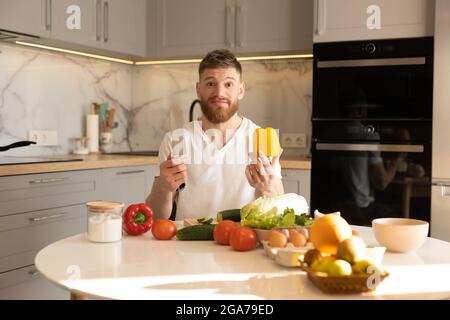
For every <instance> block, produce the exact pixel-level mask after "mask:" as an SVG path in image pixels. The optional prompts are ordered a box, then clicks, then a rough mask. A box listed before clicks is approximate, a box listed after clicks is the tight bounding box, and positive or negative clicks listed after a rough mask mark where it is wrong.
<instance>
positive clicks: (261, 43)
mask: <svg viewBox="0 0 450 320" xmlns="http://www.w3.org/2000/svg"><path fill="white" fill-rule="evenodd" d="M154 1H156V8H155V10H156V55H157V57H159V58H170V57H187V56H204V55H205V54H206V53H207V52H208V51H211V50H213V49H218V48H227V49H229V50H231V51H234V52H238V53H242V54H250V53H269V52H282V51H293V50H301V51H311V50H312V22H313V21H312V12H313V6H312V2H311V1H310V0H215V1H209V0H190V1H185V0H154ZM150 41H152V40H151V39H150Z"/></svg>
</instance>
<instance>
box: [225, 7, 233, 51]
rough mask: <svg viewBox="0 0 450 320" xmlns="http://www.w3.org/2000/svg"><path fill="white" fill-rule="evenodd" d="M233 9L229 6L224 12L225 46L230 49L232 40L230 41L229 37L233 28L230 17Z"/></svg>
mask: <svg viewBox="0 0 450 320" xmlns="http://www.w3.org/2000/svg"><path fill="white" fill-rule="evenodd" d="M233 10H234V9H233V7H231V6H227V8H226V10H225V23H226V26H225V45H226V46H227V48H231V46H232V39H231V35H232V27H233V22H232V21H231V20H232V17H233Z"/></svg>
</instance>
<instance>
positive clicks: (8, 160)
mask: <svg viewBox="0 0 450 320" xmlns="http://www.w3.org/2000/svg"><path fill="white" fill-rule="evenodd" d="M72 161H83V159H78V158H48V157H13V156H11V157H8V156H4V157H0V165H11V164H32V163H53V162H72Z"/></svg>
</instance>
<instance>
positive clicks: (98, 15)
mask: <svg viewBox="0 0 450 320" xmlns="http://www.w3.org/2000/svg"><path fill="white" fill-rule="evenodd" d="M95 10H96V12H95V13H96V26H95V38H96V39H97V41H100V40H101V38H102V35H101V30H100V29H101V28H102V22H101V20H102V18H101V17H102V16H101V14H102V0H97V3H96V5H95Z"/></svg>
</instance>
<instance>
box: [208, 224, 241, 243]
mask: <svg viewBox="0 0 450 320" xmlns="http://www.w3.org/2000/svg"><path fill="white" fill-rule="evenodd" d="M237 227H239V225H238V224H237V223H235V222H234V221H231V220H224V221H220V222H219V224H217V225H216V226H215V227H214V240H216V241H217V243H218V244H223V245H227V246H228V245H229V244H230V234H231V231H233V230H234V229H235V228H237Z"/></svg>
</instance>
